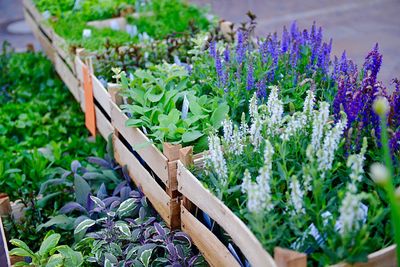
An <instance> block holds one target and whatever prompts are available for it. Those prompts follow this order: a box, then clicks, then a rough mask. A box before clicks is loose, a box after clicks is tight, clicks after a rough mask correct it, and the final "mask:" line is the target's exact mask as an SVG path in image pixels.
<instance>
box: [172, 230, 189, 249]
mask: <svg viewBox="0 0 400 267" xmlns="http://www.w3.org/2000/svg"><path fill="white" fill-rule="evenodd" d="M173 239H174V240H179V241H182V242H185V243H186V242H187V243H189V246H192V240H191V239H190V237H189V236H188V235H187V234H185V233H184V232H176V233H175V234H174V238H173Z"/></svg>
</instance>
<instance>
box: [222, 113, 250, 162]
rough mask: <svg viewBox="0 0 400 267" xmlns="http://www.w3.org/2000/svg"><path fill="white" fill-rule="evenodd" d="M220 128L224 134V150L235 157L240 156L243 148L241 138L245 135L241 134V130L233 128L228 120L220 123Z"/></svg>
mask: <svg viewBox="0 0 400 267" xmlns="http://www.w3.org/2000/svg"><path fill="white" fill-rule="evenodd" d="M222 128H223V132H224V140H223V141H224V148H225V149H226V151H227V152H229V153H232V154H234V155H237V156H238V155H240V154H242V152H243V148H244V144H243V138H244V136H245V134H243V133H242V132H241V129H240V128H239V127H237V126H236V125H235V126H233V122H232V121H231V120H229V119H225V120H224V121H223V122H222Z"/></svg>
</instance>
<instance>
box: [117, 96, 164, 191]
mask: <svg viewBox="0 0 400 267" xmlns="http://www.w3.org/2000/svg"><path fill="white" fill-rule="evenodd" d="M110 105H111V121H112V124H113V126H114V127H115V129H117V130H118V132H119V133H120V134H122V136H123V137H124V138H125V139H126V140H127V141H128V143H129V144H130V145H131V146H132V147H133V148H134V149H135V150H136V152H137V153H138V154H139V155H140V156H141V157H142V158H143V160H144V161H145V162H146V163H147V164H148V165H149V167H150V168H151V169H152V170H153V171H154V173H155V174H156V175H157V176H158V177H159V178H160V179H161V181H162V182H163V183H164V184H165V185H166V186H168V182H169V180H168V177H169V176H168V159H167V158H166V157H165V156H164V155H163V154H162V153H161V152H160V151H159V150H158V149H157V147H156V146H155V145H154V144H152V143H151V141H150V140H149V139H148V138H147V136H146V135H145V134H144V133H143V132H142V131H141V130H140V129H138V128H134V127H127V126H125V123H126V121H127V120H128V117H127V116H126V115H125V114H124V113H123V112H122V111H121V109H120V108H119V107H118V106H117V105H116V104H115V103H113V102H112V101H110Z"/></svg>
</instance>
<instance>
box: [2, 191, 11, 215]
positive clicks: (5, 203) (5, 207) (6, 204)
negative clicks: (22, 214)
mask: <svg viewBox="0 0 400 267" xmlns="http://www.w3.org/2000/svg"><path fill="white" fill-rule="evenodd" d="M10 212H11V204H10V198H9V197H8V195H7V194H5V193H0V217H1V216H7V215H9V214H10Z"/></svg>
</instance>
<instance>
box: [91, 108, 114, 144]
mask: <svg viewBox="0 0 400 267" xmlns="http://www.w3.org/2000/svg"><path fill="white" fill-rule="evenodd" d="M95 111H96V126H97V130H98V131H99V133H100V134H101V136H103V137H104V139H105V140H108V136H109V135H110V134H112V133H113V132H114V127H113V126H112V124H111V122H109V121H108V120H107V118H106V117H105V116H104V114H103V113H102V112H101V110H100V109H99V108H98V107H95Z"/></svg>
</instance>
